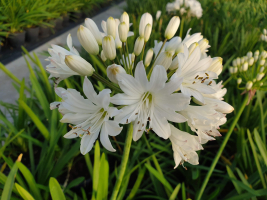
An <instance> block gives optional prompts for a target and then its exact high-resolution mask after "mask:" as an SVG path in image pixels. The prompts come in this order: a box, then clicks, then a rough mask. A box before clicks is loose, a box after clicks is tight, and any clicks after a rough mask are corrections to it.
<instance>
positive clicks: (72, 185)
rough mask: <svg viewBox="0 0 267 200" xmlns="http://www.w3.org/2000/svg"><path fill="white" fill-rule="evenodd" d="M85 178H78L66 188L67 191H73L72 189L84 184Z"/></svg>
mask: <svg viewBox="0 0 267 200" xmlns="http://www.w3.org/2000/svg"><path fill="white" fill-rule="evenodd" d="M84 179H85V178H84V177H79V178H76V179H74V180H73V181H71V182H70V183H69V184H68V186H67V187H66V190H69V189H71V188H72V187H75V186H77V185H79V184H80V183H82V182H83V181H84Z"/></svg>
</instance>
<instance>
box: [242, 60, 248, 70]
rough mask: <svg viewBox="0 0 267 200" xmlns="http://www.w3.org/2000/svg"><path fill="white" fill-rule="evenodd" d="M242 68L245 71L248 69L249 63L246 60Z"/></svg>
mask: <svg viewBox="0 0 267 200" xmlns="http://www.w3.org/2000/svg"><path fill="white" fill-rule="evenodd" d="M242 70H243V71H244V72H245V71H247V70H248V63H247V62H244V64H243V66H242Z"/></svg>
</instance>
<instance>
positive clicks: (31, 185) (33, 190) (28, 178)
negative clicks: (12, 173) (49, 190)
mask: <svg viewBox="0 0 267 200" xmlns="http://www.w3.org/2000/svg"><path fill="white" fill-rule="evenodd" d="M17 165H18V168H19V170H20V172H21V173H22V175H23V176H24V178H25V180H26V181H27V183H28V185H29V188H30V191H31V193H32V195H33V196H34V197H35V198H36V199H42V196H41V193H40V191H39V189H38V188H37V187H36V182H35V179H34V177H33V175H32V173H31V172H30V170H29V169H28V168H27V167H25V165H23V164H22V163H18V164H17Z"/></svg>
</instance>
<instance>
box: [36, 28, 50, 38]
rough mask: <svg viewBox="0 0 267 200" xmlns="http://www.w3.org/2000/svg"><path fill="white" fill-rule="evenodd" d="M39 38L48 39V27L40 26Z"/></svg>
mask: <svg viewBox="0 0 267 200" xmlns="http://www.w3.org/2000/svg"><path fill="white" fill-rule="evenodd" d="M39 32H40V37H43V38H44V37H48V36H49V35H50V32H51V31H50V27H48V26H40V31H39Z"/></svg>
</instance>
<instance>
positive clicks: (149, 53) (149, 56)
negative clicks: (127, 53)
mask: <svg viewBox="0 0 267 200" xmlns="http://www.w3.org/2000/svg"><path fill="white" fill-rule="evenodd" d="M153 54H154V52H153V49H152V48H151V49H149V50H148V51H147V52H146V57H145V63H144V64H145V67H148V66H149V65H150V63H151V60H152V58H153Z"/></svg>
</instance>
